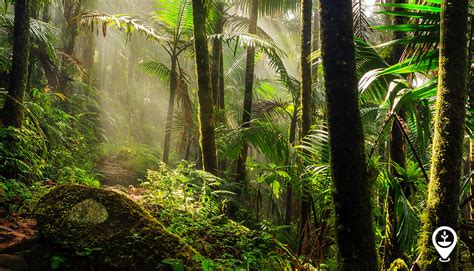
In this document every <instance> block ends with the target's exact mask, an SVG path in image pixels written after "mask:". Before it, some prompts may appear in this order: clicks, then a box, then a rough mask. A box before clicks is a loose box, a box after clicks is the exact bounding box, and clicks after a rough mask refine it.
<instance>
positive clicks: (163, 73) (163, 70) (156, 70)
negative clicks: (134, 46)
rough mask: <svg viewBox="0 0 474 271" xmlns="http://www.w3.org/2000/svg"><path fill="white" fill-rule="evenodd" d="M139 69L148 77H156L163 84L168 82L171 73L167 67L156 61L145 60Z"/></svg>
mask: <svg viewBox="0 0 474 271" xmlns="http://www.w3.org/2000/svg"><path fill="white" fill-rule="evenodd" d="M139 67H140V68H141V69H142V70H143V71H144V72H145V73H146V74H147V75H149V76H154V77H157V78H159V79H160V80H161V81H164V82H168V81H169V80H170V75H171V71H170V69H169V68H168V66H166V65H165V64H163V63H162V62H159V61H157V60H147V61H143V62H141V63H140V64H139Z"/></svg>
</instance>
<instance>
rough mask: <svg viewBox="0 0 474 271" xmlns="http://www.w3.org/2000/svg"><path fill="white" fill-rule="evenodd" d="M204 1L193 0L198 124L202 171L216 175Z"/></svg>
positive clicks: (212, 108)
mask: <svg viewBox="0 0 474 271" xmlns="http://www.w3.org/2000/svg"><path fill="white" fill-rule="evenodd" d="M206 6H207V4H206V1H205V0H193V23H194V50H195V53H196V68H197V75H198V87H199V89H198V96H199V124H200V131H201V151H202V161H203V165H204V169H205V170H206V171H208V172H210V173H213V174H216V173H217V172H216V169H217V159H216V139H215V134H214V133H215V131H214V127H215V124H214V107H213V104H214V102H213V99H212V87H211V81H210V74H209V51H208V47H207V34H206V16H207V7H206Z"/></svg>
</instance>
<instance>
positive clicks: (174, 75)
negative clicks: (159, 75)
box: [163, 56, 178, 163]
mask: <svg viewBox="0 0 474 271" xmlns="http://www.w3.org/2000/svg"><path fill="white" fill-rule="evenodd" d="M177 61H178V60H177V57H176V56H171V75H170V98H169V101H168V113H167V115H166V128H165V143H164V144H163V162H164V163H168V162H169V156H170V145H171V128H172V126H173V114H174V100H175V96H176V87H177V86H178V72H177Z"/></svg>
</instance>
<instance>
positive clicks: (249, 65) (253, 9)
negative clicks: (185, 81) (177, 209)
mask: <svg viewBox="0 0 474 271" xmlns="http://www.w3.org/2000/svg"><path fill="white" fill-rule="evenodd" d="M251 1H252V2H251V6H250V24H249V34H253V35H255V34H256V33H257V20H258V4H259V0H251ZM254 71H255V47H254V46H249V47H248V48H247V62H246V67H245V92H244V110H243V113H242V128H248V127H250V120H251V117H252V115H251V114H252V96H253V81H254V75H255V73H254ZM247 152H248V145H247V143H246V142H244V144H243V147H242V151H241V153H240V155H239V158H238V159H237V166H236V171H235V180H236V182H237V183H239V184H240V186H241V187H240V189H238V191H237V195H239V196H240V195H241V193H242V190H244V189H245V181H246V178H247V176H246V167H245V163H246V161H247Z"/></svg>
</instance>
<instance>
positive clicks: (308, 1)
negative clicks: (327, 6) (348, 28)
mask: <svg viewBox="0 0 474 271" xmlns="http://www.w3.org/2000/svg"><path fill="white" fill-rule="evenodd" d="M312 1H313V0H301V14H302V16H301V55H300V56H301V59H300V65H301V66H300V69H301V90H300V96H301V134H300V136H301V139H303V138H304V137H305V136H307V135H308V134H309V131H310V129H311V112H312V109H311V108H312V106H311V103H312V101H311V100H312V98H311V96H312V95H311V92H312V85H311V83H312V77H311V64H310V62H309V61H308V59H309V56H310V54H311V50H312V46H311V44H312V42H311V41H312V40H311V38H312V35H311V34H312V31H311V30H312V21H311V19H312V15H313V2H312ZM310 198H311V191H310V186H309V185H308V184H307V183H306V182H303V197H302V198H301V221H300V223H301V224H300V230H299V234H300V241H299V244H300V247H299V254H305V255H307V254H308V253H309V251H310V250H311V248H310V247H309V242H305V240H307V241H309V236H310V233H311V206H310V202H311V200H310Z"/></svg>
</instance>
